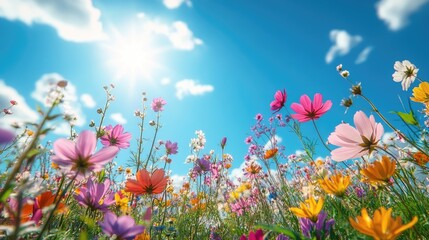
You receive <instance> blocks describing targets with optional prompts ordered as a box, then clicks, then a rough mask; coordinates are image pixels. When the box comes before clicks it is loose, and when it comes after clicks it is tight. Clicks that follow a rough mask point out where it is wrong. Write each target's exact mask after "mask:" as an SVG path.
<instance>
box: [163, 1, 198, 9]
mask: <svg viewBox="0 0 429 240" xmlns="http://www.w3.org/2000/svg"><path fill="white" fill-rule="evenodd" d="M162 2H163V3H164V6H166V7H167V8H168V9H175V8H178V7H180V5H182V4H183V3H185V4H186V5H188V7H192V2H191V1H190V0H163V1H162Z"/></svg>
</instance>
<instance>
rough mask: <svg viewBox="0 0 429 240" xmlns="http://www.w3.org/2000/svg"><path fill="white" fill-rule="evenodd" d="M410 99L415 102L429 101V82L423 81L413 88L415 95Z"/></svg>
mask: <svg viewBox="0 0 429 240" xmlns="http://www.w3.org/2000/svg"><path fill="white" fill-rule="evenodd" d="M410 99H411V100H412V101H414V102H420V103H429V83H427V82H422V83H420V84H419V86H418V87H415V88H413V96H412V97H411V98H410Z"/></svg>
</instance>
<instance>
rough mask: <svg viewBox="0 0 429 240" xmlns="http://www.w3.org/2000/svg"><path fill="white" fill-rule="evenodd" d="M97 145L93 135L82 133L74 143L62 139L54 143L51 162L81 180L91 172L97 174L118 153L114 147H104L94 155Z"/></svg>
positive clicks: (86, 132) (88, 132) (91, 133)
mask: <svg viewBox="0 0 429 240" xmlns="http://www.w3.org/2000/svg"><path fill="white" fill-rule="evenodd" d="M96 145H97V138H96V137H95V133H93V132H91V131H83V132H81V133H80V134H79V136H78V137H77V139H76V142H73V141H71V140H68V139H65V138H62V139H58V140H56V141H55V142H54V153H55V155H53V156H52V157H51V159H52V162H53V163H54V164H56V165H58V166H59V167H60V168H61V169H62V170H64V171H65V172H68V173H69V175H70V176H75V175H76V178H77V179H78V180H82V179H83V178H84V177H85V176H87V175H89V173H90V172H91V171H95V172H98V171H100V170H101V169H102V168H103V166H104V165H105V164H106V163H108V162H110V161H111V160H112V159H113V158H114V157H115V156H116V154H117V153H118V151H119V148H118V147H114V146H109V147H104V148H102V149H101V150H100V151H98V152H97V153H95V154H94V151H95V147H96Z"/></svg>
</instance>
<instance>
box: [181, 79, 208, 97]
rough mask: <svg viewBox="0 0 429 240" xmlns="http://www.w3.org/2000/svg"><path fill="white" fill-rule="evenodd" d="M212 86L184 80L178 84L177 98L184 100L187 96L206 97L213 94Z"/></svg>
mask: <svg viewBox="0 0 429 240" xmlns="http://www.w3.org/2000/svg"><path fill="white" fill-rule="evenodd" d="M213 90H214V87H213V86H212V85H202V84H199V83H198V82H196V81H194V80H192V79H184V80H182V81H179V82H177V83H176V97H177V98H178V99H183V98H184V97H185V96H186V95H194V96H195V95H204V94H205V93H208V92H213Z"/></svg>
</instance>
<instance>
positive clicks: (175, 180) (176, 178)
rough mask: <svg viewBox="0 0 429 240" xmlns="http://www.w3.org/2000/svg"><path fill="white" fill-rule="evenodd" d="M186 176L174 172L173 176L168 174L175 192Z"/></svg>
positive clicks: (180, 186)
mask: <svg viewBox="0 0 429 240" xmlns="http://www.w3.org/2000/svg"><path fill="white" fill-rule="evenodd" d="M185 179H186V176H182V175H177V174H174V175H173V176H170V180H171V181H172V182H173V187H174V190H175V192H178V191H179V190H180V189H181V188H182V185H183V183H184V182H185Z"/></svg>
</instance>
